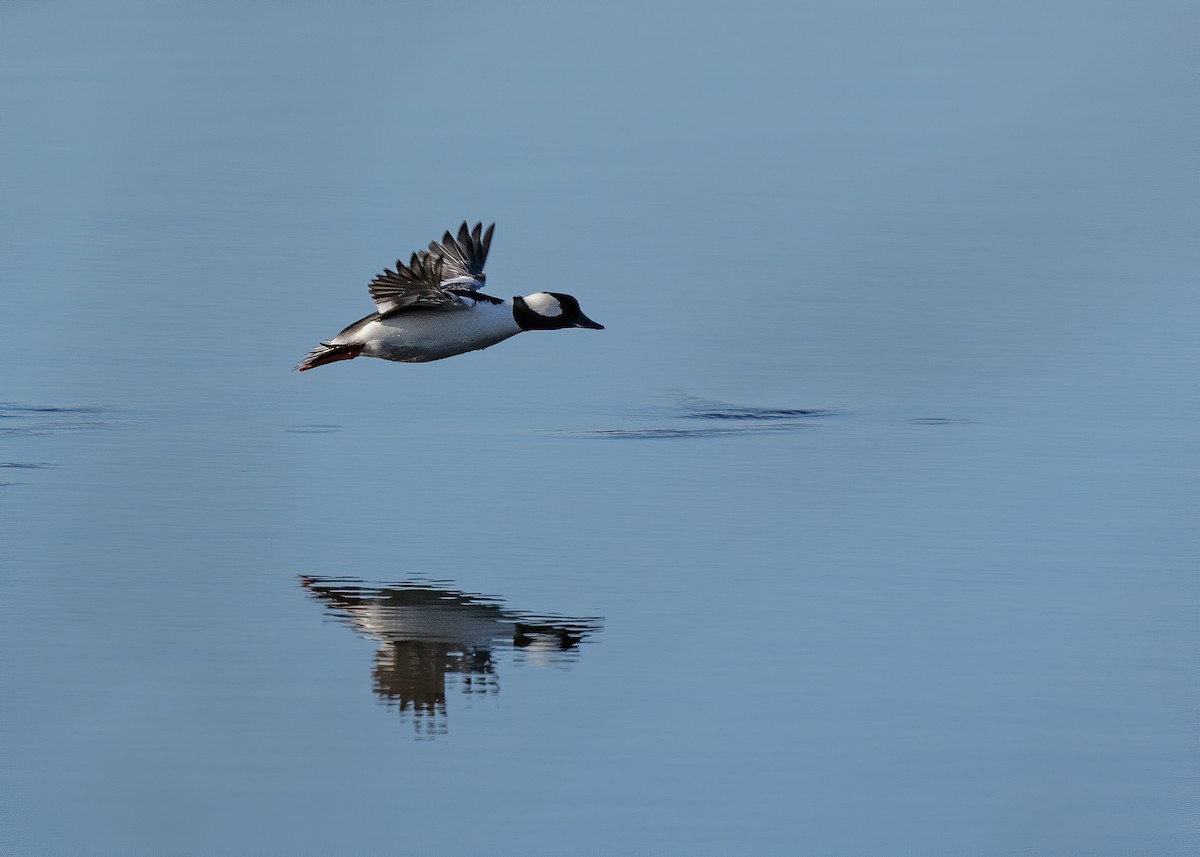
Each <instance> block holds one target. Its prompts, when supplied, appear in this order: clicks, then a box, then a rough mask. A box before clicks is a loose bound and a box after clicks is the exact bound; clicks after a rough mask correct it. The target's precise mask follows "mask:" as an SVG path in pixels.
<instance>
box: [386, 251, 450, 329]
mask: <svg viewBox="0 0 1200 857" xmlns="http://www.w3.org/2000/svg"><path fill="white" fill-rule="evenodd" d="M444 264H445V263H444V259H443V257H442V256H436V255H433V254H431V253H426V252H425V251H421V252H420V253H413V254H412V258H411V259H410V260H409V262H408V264H407V265H406V264H404V263H403V262H401V261H400V260H399V259H397V260H396V270H394V271H393V270H391V269H390V268H385V269H384V271H383V273H382V274H376V275H375V279H373V280H371V284H370V286H369V288H370V290H371V300H373V301H375V306H376V308H377V309H378V310H379V314H380V315H381V316H387V315H395V314H396V313H398V312H403V311H404V310H409V309H418V308H419V309H462V308H465V307H466V306H468V305H467V304H465V303H463V302H462V301H460V300H459V299H458V297H457V296H456V295H454V294H453V293H451V292H448V291H445V290H443V289H442V276H443V270H444V269H443V265H444Z"/></svg>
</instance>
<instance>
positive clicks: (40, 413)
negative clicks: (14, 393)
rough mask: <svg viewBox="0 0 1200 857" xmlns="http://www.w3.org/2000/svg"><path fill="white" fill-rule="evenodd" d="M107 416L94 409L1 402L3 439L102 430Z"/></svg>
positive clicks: (105, 424) (0, 432) (76, 406)
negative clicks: (104, 417) (102, 417)
mask: <svg viewBox="0 0 1200 857" xmlns="http://www.w3.org/2000/svg"><path fill="white" fill-rule="evenodd" d="M105 413H107V411H106V410H105V409H104V408H100V407H97V406H94V405H22V404H19V403H17V402H0V436H6V437H12V436H32V435H47V434H61V433H63V432H74V431H87V430H89V429H96V428H103V427H105V426H107V425H109V422H108V421H107V420H104V419H100V417H101V416H102V415H103V414H105Z"/></svg>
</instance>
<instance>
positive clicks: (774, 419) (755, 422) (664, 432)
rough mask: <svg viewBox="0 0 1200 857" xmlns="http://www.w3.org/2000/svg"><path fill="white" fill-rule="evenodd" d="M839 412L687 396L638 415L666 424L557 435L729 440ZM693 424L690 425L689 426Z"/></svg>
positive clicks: (804, 425)
mask: <svg viewBox="0 0 1200 857" xmlns="http://www.w3.org/2000/svg"><path fill="white" fill-rule="evenodd" d="M836 413H837V412H836V411H834V410H833V409H830V408H779V407H758V406H750V405H732V404H729V403H727V402H719V401H716V400H714V399H703V398H700V397H697V396H684V397H682V398H681V399H680V400H679V401H678V402H677V403H676V404H675V405H672V406H668V407H656V408H650V409H647V410H645V411H643V412H641V413H640V414H635V415H634V417H635V419H639V420H642V421H650V420H655V421H657V422H661V423H666V425H655V426H630V427H627V428H603V429H570V430H565V431H558V432H554V434H561V435H573V436H575V437H602V438H619V439H633V440H662V439H674V438H696V437H728V436H732V435H748V434H774V433H778V432H794V431H800V430H802V429H805V428H808V427H809V426H811V425H813V420H814V418H816V417H826V416H831V415H834V414H836ZM696 420H704V421H709V422H711V421H725V422H731V423H733V425H726V426H720V427H714V426H705V427H703V428H697V427H696V426H695V425H694V422H695V421H696ZM689 423H691V424H689Z"/></svg>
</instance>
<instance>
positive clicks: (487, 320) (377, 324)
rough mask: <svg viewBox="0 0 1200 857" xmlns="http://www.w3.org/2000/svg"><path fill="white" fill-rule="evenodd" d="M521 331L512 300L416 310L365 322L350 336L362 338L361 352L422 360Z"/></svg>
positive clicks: (475, 347)
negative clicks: (362, 346)
mask: <svg viewBox="0 0 1200 857" xmlns="http://www.w3.org/2000/svg"><path fill="white" fill-rule="evenodd" d="M520 332H521V328H520V327H519V326H518V325H517V322H516V321H515V320H514V319H513V307H512V301H505V302H504V303H502V304H489V303H479V304H476V305H475V306H473V307H470V308H468V309H463V310H450V311H435V310H429V311H425V310H418V311H415V312H406V313H401V314H399V315H397V316H393V317H392V318H387V319H383V320H381V321H380V320H377V321H372V322H368V323H367V324H365V325H363V327H361V328H360V329H359V330H357V331H355V334H354V336H353V338H354V339H355V340H357V341H365V342H366V343H367V347H366V348H364V349H363V355H364V356H367V357H382V358H384V359H385V360H399V361H401V362H404V363H424V362H426V361H429V360H441V359H442V358H444V357H453V356H454V355H455V354H462V353H464V352H466V351H476V350H478V349H480V348H487V347H488V346H489V345H495V344H496V343H497V342H502V341H504V340H505V339H508V338H509V337H510V336H515V335H516V334H518V333H520Z"/></svg>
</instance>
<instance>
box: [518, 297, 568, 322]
mask: <svg viewBox="0 0 1200 857" xmlns="http://www.w3.org/2000/svg"><path fill="white" fill-rule="evenodd" d="M525 305H526V306H528V307H529V308H530V309H531V310H533V311H534V312H536V313H537V314H538V315H542V316H545V317H546V318H556V317H558V316H560V315H562V314H563V311H562V305H561V304H559V302H558V298H556V297H554V295H551V294H547V293H546V292H534V293H533V294H532V295H526V296H525Z"/></svg>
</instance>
